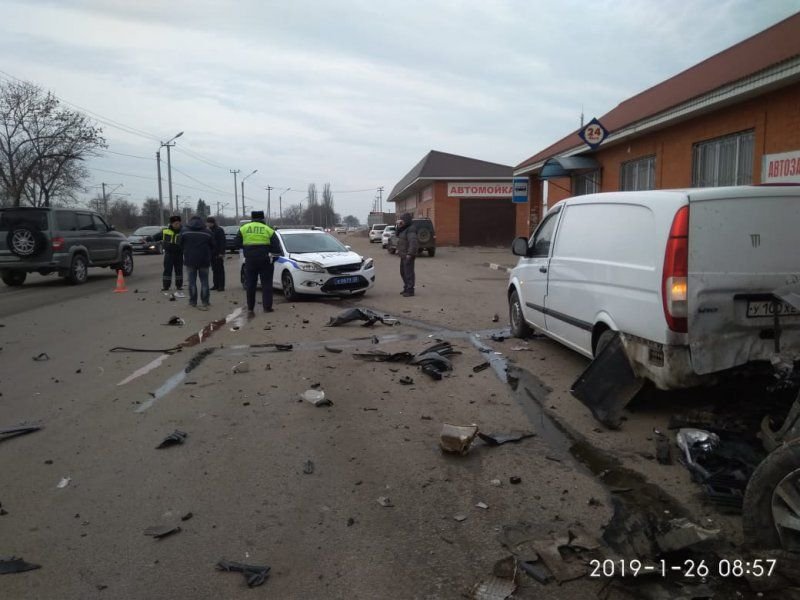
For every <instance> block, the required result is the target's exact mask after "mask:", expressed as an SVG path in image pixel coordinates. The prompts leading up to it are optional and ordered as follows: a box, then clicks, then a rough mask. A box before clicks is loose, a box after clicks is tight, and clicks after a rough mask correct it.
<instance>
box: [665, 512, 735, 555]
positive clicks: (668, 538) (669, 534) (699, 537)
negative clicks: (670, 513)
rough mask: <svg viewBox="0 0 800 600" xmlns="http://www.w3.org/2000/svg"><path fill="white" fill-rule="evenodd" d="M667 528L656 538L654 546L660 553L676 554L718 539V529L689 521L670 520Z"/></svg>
mask: <svg viewBox="0 0 800 600" xmlns="http://www.w3.org/2000/svg"><path fill="white" fill-rule="evenodd" d="M668 526H669V529H667V531H665V532H664V533H661V534H659V535H658V536H657V537H656V544H658V547H659V548H660V549H661V551H662V552H677V551H679V550H685V549H687V548H691V547H693V546H696V545H698V544H702V543H704V542H709V541H715V540H717V539H719V533H720V531H719V529H708V528H705V527H700V526H699V525H697V524H696V523H692V522H691V521H690V520H689V519H685V518H681V519H672V520H671V521H670V522H669V523H668Z"/></svg>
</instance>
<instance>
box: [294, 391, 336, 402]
mask: <svg viewBox="0 0 800 600" xmlns="http://www.w3.org/2000/svg"><path fill="white" fill-rule="evenodd" d="M300 399H301V400H305V401H306V402H310V403H311V404H313V405H314V406H331V405H332V404H333V402H331V401H330V400H329V399H328V398H326V397H325V391H324V390H315V389H310V390H306V391H305V392H303V393H302V394H300Z"/></svg>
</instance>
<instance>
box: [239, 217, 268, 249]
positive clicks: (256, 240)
mask: <svg viewBox="0 0 800 600" xmlns="http://www.w3.org/2000/svg"><path fill="white" fill-rule="evenodd" d="M239 231H240V232H241V234H242V245H243V246H269V244H270V242H271V241H272V236H273V235H274V234H275V230H274V229H272V227H270V226H269V225H265V224H264V223H258V222H256V221H251V222H250V223H245V224H244V225H242V226H241V227H240V228H239Z"/></svg>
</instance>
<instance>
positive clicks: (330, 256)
mask: <svg viewBox="0 0 800 600" xmlns="http://www.w3.org/2000/svg"><path fill="white" fill-rule="evenodd" d="M275 235H276V236H277V238H278V242H279V243H280V247H281V252H280V254H278V255H277V256H275V257H274V263H275V272H274V275H273V278H272V287H273V288H274V289H280V290H282V291H283V295H284V297H286V299H287V300H295V299H297V297H298V296H302V295H306V294H307V295H315V296H345V297H347V296H361V295H363V294H364V293H365V292H366V291H367V290H368V289H369V288H371V287H372V286H373V285H375V266H374V264H373V260H372V259H371V258H364V257H362V256H361V255H360V254H358V253H356V252H353V251H352V250H351V249H350V246H345V245H344V244H342V243H341V242H340V241H339V240H337V239H336V238H335V237H333V236H332V235H330V234H329V233H325V232H324V231H316V230H311V229H278V230H277V231H276V232H275ZM241 273H242V274H241V277H242V285H244V260H242V268H241Z"/></svg>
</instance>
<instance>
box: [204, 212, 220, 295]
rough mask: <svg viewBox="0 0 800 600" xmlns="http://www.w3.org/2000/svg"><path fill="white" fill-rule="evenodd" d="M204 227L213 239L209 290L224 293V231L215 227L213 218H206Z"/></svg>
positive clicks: (217, 226)
mask: <svg viewBox="0 0 800 600" xmlns="http://www.w3.org/2000/svg"><path fill="white" fill-rule="evenodd" d="M206 225H207V226H208V230H209V231H210V232H211V236H212V237H213V238H214V247H215V248H216V251H215V252H214V257H213V258H212V259H211V273H212V275H213V285H212V286H211V290H212V291H215V292H224V291H225V230H224V229H223V228H222V227H220V226H219V225H217V220H216V219H215V218H214V217H207V218H206Z"/></svg>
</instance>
